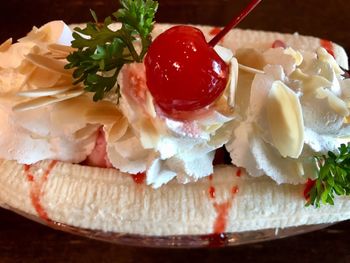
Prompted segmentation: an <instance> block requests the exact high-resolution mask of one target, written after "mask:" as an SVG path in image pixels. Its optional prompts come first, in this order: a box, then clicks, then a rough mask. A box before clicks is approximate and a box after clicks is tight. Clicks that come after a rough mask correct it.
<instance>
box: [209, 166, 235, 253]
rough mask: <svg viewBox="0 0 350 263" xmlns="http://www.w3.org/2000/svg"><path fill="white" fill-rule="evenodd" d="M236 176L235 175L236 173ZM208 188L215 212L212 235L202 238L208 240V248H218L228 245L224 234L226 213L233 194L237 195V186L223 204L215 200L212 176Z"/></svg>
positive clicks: (230, 204) (230, 205)
mask: <svg viewBox="0 0 350 263" xmlns="http://www.w3.org/2000/svg"><path fill="white" fill-rule="evenodd" d="M236 174H237V173H236ZM209 181H210V186H209V188H208V194H209V197H210V199H212V200H214V201H213V206H214V208H215V211H216V219H215V222H214V225H213V234H210V235H206V236H204V238H205V239H208V240H209V245H208V246H209V247H220V246H224V245H225V244H227V243H228V237H227V235H226V234H225V233H224V232H225V230H226V226H227V220H228V213H229V211H230V208H231V207H232V199H233V197H234V195H235V194H237V193H238V186H236V185H235V186H233V187H232V188H231V198H230V199H229V200H227V201H225V202H223V203H218V202H217V201H216V200H215V199H216V189H215V187H214V186H213V175H210V176H209Z"/></svg>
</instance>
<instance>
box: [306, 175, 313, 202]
mask: <svg viewBox="0 0 350 263" xmlns="http://www.w3.org/2000/svg"><path fill="white" fill-rule="evenodd" d="M315 183H316V181H315V180H311V179H307V182H306V184H305V188H304V198H305V200H306V201H309V200H310V191H311V189H312V187H314V185H315Z"/></svg>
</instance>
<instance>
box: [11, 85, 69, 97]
mask: <svg viewBox="0 0 350 263" xmlns="http://www.w3.org/2000/svg"><path fill="white" fill-rule="evenodd" d="M72 88H73V86H56V87H50V88H40V89H33V90H26V91H21V92H18V93H17V95H18V96H21V97H27V98H38V97H45V96H53V95H57V94H61V93H64V92H66V91H68V90H70V89H72Z"/></svg>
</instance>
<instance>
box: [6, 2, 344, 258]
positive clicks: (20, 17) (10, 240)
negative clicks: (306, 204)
mask: <svg viewBox="0 0 350 263" xmlns="http://www.w3.org/2000/svg"><path fill="white" fill-rule="evenodd" d="M159 2H160V8H159V12H158V15H157V21H158V22H172V23H193V24H210V25H216V26H222V25H225V23H226V22H227V21H229V20H230V18H231V16H232V15H233V14H237V13H238V12H239V10H241V9H242V8H243V7H244V6H245V5H246V4H247V3H248V1H247V0H160V1H159ZM117 7H118V1H116V0H113V1H112V0H51V1H50V0H31V1H29V0H6V1H5V0H1V4H0V28H1V29H0V42H2V41H4V40H6V39H7V38H9V37H10V36H11V37H14V38H15V39H17V38H19V37H21V36H23V35H24V34H25V33H26V32H28V31H29V30H30V29H31V27H32V26H33V25H36V26H40V25H42V24H44V23H46V22H48V21H50V20H54V19H62V20H64V21H65V22H66V23H76V22H84V21H88V20H90V15H89V8H92V9H94V10H95V11H96V13H97V14H98V15H99V17H101V18H103V17H105V16H107V15H109V14H110V13H111V12H112V11H113V10H115V9H116V8H117ZM349 14H350V1H349V0H332V1H330V0H306V1H302V0H263V2H262V3H261V4H260V6H259V7H258V8H257V9H256V10H255V11H254V12H253V13H252V14H251V15H250V16H249V17H248V18H246V20H244V22H243V23H241V25H240V27H241V28H252V29H261V30H270V31H280V32H286V33H293V32H299V33H300V34H306V35H314V36H318V37H321V38H325V39H330V40H332V41H334V42H337V43H339V44H340V45H342V46H344V47H345V49H346V50H347V51H350V31H349ZM349 228H350V222H349V221H348V222H343V223H340V224H337V225H334V226H332V227H330V228H328V229H325V230H320V231H316V232H313V233H309V234H304V235H300V236H296V237H291V238H286V239H283V240H276V241H270V242H265V243H258V244H252V245H244V246H240V247H231V248H224V249H191V250H183V249H182V250H169V249H150V248H134V247H125V246H121V245H113V244H108V243H103V242H99V241H94V240H89V239H86V238H82V237H77V236H73V235H70V234H66V233H62V232H58V231H55V230H51V229H49V228H48V227H45V226H42V225H39V224H37V223H33V222H31V221H29V220H27V219H24V218H22V217H20V216H17V215H15V214H13V213H12V212H9V211H6V210H3V209H0V263H7V262H11V263H12V262H175V261H177V262H181V261H182V262H188V261H193V262H219V263H224V262H235V261H237V262H321V261H322V262H350V249H349V248H350V237H349V236H350V230H349Z"/></svg>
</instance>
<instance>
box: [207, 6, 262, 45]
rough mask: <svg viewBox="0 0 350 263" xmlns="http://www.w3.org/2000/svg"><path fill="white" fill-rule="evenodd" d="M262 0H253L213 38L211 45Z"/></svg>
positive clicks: (217, 41)
mask: <svg viewBox="0 0 350 263" xmlns="http://www.w3.org/2000/svg"><path fill="white" fill-rule="evenodd" d="M261 1H262V0H252V1H251V2H250V3H249V5H248V6H247V7H246V8H245V9H244V10H243V11H242V12H241V13H240V14H239V15H238V16H236V17H234V18H233V19H232V20H231V21H230V23H228V24H227V26H225V27H224V28H223V29H222V30H221V31H220V32H219V33H218V34H217V35H216V36H215V37H214V38H213V39H212V40H210V42H209V45H210V46H212V47H214V46H216V44H217V43H219V41H220V40H221V39H222V38H223V37H224V36H225V35H226V34H227V33H228V32H229V31H230V30H231V29H232V28H234V27H235V26H237V25H238V24H239V23H240V22H241V21H242V20H243V19H244V18H245V17H246V16H247V15H248V14H249V13H250V12H251V11H253V9H254V8H255V7H256V6H257V5H258V4H259V3H260V2H261Z"/></svg>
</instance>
